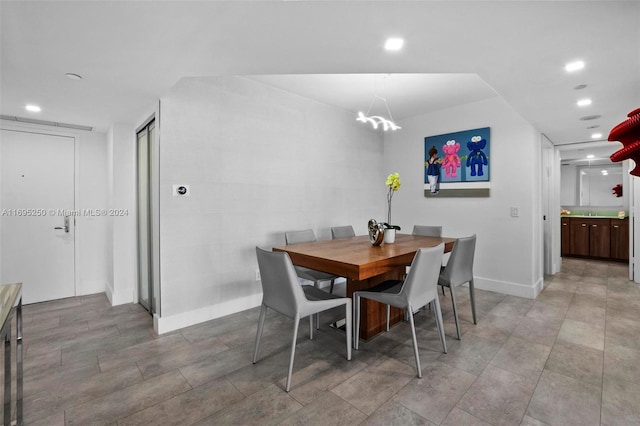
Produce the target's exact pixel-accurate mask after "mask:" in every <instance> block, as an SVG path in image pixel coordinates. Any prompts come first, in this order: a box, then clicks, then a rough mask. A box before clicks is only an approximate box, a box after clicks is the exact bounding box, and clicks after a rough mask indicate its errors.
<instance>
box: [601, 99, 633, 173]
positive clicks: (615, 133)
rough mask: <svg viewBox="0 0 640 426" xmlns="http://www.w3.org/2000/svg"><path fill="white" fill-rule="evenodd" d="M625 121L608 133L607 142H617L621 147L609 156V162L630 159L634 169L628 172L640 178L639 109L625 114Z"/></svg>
mask: <svg viewBox="0 0 640 426" xmlns="http://www.w3.org/2000/svg"><path fill="white" fill-rule="evenodd" d="M627 117H628V118H627V119H626V120H624V121H623V122H622V123H620V124H618V125H617V126H615V127H614V128H613V129H611V132H609V138H608V140H609V141H619V142H621V143H622V145H623V147H622V148H620V149H619V150H618V151H616V152H614V153H613V154H611V157H609V158H611V161H614V162H618V161H622V160H627V159H629V158H630V159H632V160H633V161H634V162H635V163H636V167H635V168H634V169H633V170H632V171H631V172H630V173H631V174H632V175H634V176H640V108H638V109H635V110H633V111H631V112H630V113H629V114H627Z"/></svg>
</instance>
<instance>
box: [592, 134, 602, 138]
mask: <svg viewBox="0 0 640 426" xmlns="http://www.w3.org/2000/svg"><path fill="white" fill-rule="evenodd" d="M601 137H602V133H592V134H591V139H600V138H601Z"/></svg>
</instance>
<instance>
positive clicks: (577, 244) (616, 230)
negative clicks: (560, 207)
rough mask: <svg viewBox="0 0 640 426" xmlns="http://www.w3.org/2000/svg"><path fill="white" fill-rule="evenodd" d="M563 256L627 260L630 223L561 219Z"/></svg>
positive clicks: (595, 219)
mask: <svg viewBox="0 0 640 426" xmlns="http://www.w3.org/2000/svg"><path fill="white" fill-rule="evenodd" d="M561 226H562V230H561V238H562V248H561V255H562V256H567V257H571V256H574V257H590V258H596V259H612V260H619V261H626V260H628V259H629V221H628V220H627V219H616V218H593V217H563V218H561Z"/></svg>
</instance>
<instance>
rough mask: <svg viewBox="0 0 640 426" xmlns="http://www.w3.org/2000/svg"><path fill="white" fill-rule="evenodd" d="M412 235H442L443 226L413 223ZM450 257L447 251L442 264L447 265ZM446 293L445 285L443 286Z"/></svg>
mask: <svg viewBox="0 0 640 426" xmlns="http://www.w3.org/2000/svg"><path fill="white" fill-rule="evenodd" d="M411 234H412V235H420V236H422V237H442V226H435V225H413V232H412V233H411ZM448 259H449V253H445V254H444V256H443V257H442V265H446V264H447V261H448ZM442 294H444V287H443V288H442Z"/></svg>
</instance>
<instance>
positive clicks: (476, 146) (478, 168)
mask: <svg viewBox="0 0 640 426" xmlns="http://www.w3.org/2000/svg"><path fill="white" fill-rule="evenodd" d="M486 146H487V140H486V139H483V138H482V137H480V136H474V137H472V138H471V140H470V141H469V142H467V148H469V155H468V156H467V167H470V168H471V176H482V175H484V171H483V170H482V167H483V166H486V165H487V156H486V155H485V153H484V152H482V150H483V149H484V148H485V147H486Z"/></svg>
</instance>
